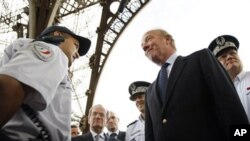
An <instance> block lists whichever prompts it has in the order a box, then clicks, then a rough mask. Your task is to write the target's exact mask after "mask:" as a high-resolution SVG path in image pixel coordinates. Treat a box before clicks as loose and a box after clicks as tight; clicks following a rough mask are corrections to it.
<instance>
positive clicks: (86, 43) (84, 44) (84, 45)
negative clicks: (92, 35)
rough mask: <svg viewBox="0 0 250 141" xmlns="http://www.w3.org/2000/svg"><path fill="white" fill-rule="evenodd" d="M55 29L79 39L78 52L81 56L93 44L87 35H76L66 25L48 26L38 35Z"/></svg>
mask: <svg viewBox="0 0 250 141" xmlns="http://www.w3.org/2000/svg"><path fill="white" fill-rule="evenodd" d="M55 31H60V32H63V33H67V34H69V35H71V36H73V37H74V38H76V39H77V40H78V41H79V50H78V53H79V55H80V56H83V55H85V54H86V53H87V52H88V50H89V48H90V45H91V41H90V40H89V39H87V38H85V37H82V36H78V35H76V34H75V33H74V32H72V31H71V30H69V29H68V28H67V27H64V26H58V25H52V26H50V27H48V28H46V29H45V30H43V32H42V33H41V34H40V35H39V36H38V39H39V38H42V37H43V36H46V35H48V34H49V33H52V32H55Z"/></svg>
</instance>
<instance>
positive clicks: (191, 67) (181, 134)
mask: <svg viewBox="0 0 250 141" xmlns="http://www.w3.org/2000/svg"><path fill="white" fill-rule="evenodd" d="M157 79H158V78H157ZM156 83H157V80H156V81H155V82H153V83H152V85H151V86H150V87H149V88H148V91H147V93H146V100H145V101H146V105H145V109H146V111H145V114H146V117H145V141H179V140H181V141H182V140H190V141H191V140H192V141H226V140H229V126H230V125H231V124H239V123H242V124H248V119H247V116H246V113H245V111H244V109H243V107H242V104H241V102H240V100H239V97H238V95H237V92H236V90H235V88H234V86H233V83H232V81H231V80H230V78H229V76H228V75H227V73H226V71H225V70H224V68H223V67H222V66H221V64H220V63H219V62H218V61H217V60H216V58H215V57H214V56H213V55H212V54H211V52H210V51H209V50H207V49H204V50H201V51H197V52H195V53H193V54H191V55H189V56H186V57H178V58H177V59H176V61H175V63H174V65H173V68H172V70H171V73H170V76H169V81H168V86H167V90H166V94H167V96H166V99H165V101H166V102H165V103H161V100H160V99H159V93H158V90H157V86H156V85H157V84H156Z"/></svg>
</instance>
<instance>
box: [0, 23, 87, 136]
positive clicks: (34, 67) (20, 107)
mask: <svg viewBox="0 0 250 141" xmlns="http://www.w3.org/2000/svg"><path fill="white" fill-rule="evenodd" d="M90 44H91V42H90V40H89V39H87V38H84V37H81V36H78V35H76V34H75V33H73V32H72V31H70V30H69V29H68V28H66V27H63V26H50V27H48V28H46V29H45V30H44V31H43V32H42V33H41V35H40V36H39V37H38V38H37V39H36V40H34V39H21V38H20V39H17V40H16V41H15V42H14V43H13V44H11V45H10V46H9V47H7V48H6V49H5V51H4V53H5V54H4V56H3V58H2V59H1V62H0V113H1V114H0V129H1V131H0V140H4V141H9V140H18V141H28V140H32V141H33V140H34V141H35V140H39V141H70V140H71V135H70V114H71V106H70V105H71V85H70V82H69V79H68V78H67V77H68V67H69V66H70V65H71V64H72V63H73V61H74V60H75V59H76V58H78V57H79V56H83V55H85V54H86V53H87V52H88V50H89V48H90Z"/></svg>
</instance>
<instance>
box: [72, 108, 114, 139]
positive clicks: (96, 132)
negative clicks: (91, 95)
mask: <svg viewBox="0 0 250 141" xmlns="http://www.w3.org/2000/svg"><path fill="white" fill-rule="evenodd" d="M107 114H108V112H107V110H106V109H105V108H104V107H103V106H102V105H100V104H98V105H94V106H92V108H90V110H89V115H88V123H89V125H90V131H89V132H87V133H85V134H83V135H80V136H77V137H73V138H72V141H118V140H117V139H115V138H110V137H108V136H106V135H105V134H104V131H103V130H104V126H105V124H106V122H107Z"/></svg>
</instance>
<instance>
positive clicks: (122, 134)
mask: <svg viewBox="0 0 250 141" xmlns="http://www.w3.org/2000/svg"><path fill="white" fill-rule="evenodd" d="M106 135H107V136H109V135H108V133H107V134H106ZM125 135H126V132H123V131H119V133H118V135H117V139H118V140H119V141H125Z"/></svg>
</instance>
